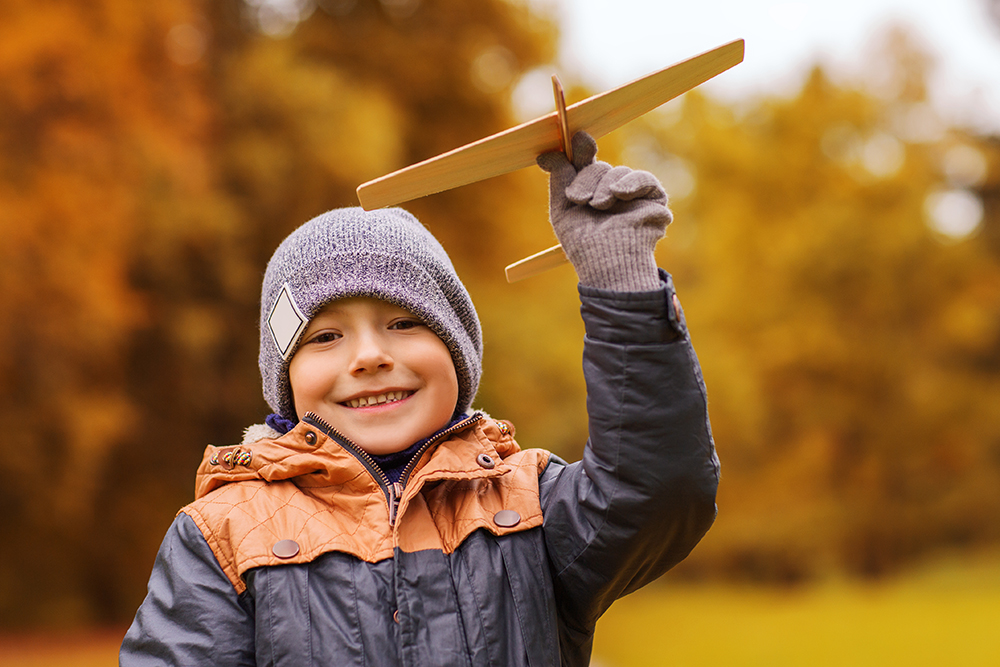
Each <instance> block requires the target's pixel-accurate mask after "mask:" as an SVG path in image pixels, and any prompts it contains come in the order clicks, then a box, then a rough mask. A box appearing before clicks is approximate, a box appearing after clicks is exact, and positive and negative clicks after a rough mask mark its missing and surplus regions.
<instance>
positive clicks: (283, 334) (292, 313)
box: [267, 283, 308, 360]
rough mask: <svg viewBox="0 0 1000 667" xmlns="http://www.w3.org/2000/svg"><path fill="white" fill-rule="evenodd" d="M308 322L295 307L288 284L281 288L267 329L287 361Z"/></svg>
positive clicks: (268, 320) (282, 356) (268, 319)
mask: <svg viewBox="0 0 1000 667" xmlns="http://www.w3.org/2000/svg"><path fill="white" fill-rule="evenodd" d="M307 322H308V320H307V319H306V317H305V316H304V315H303V314H302V312H301V311H300V310H299V307H298V306H297V305H295V300H294V299H293V298H292V293H291V290H289V289H288V283H285V284H284V285H282V287H281V292H280V293H279V294H278V299H277V300H276V301H275V302H274V307H273V308H271V314H270V315H269V316H268V318H267V328H268V329H270V330H271V336H272V337H273V338H274V344H275V345H277V346H278V351H279V352H280V353H281V358H282V359H285V360H287V359H288V355H289V353H290V352H291V351H292V348H293V347H294V346H295V341H297V340H298V339H299V336H300V335H301V334H302V331H303V330H304V329H305V328H306V324H307Z"/></svg>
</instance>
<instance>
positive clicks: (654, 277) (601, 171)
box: [537, 132, 673, 292]
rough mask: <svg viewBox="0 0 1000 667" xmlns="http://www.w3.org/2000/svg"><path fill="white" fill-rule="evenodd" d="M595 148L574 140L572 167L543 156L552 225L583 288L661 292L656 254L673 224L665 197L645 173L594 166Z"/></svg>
mask: <svg viewBox="0 0 1000 667" xmlns="http://www.w3.org/2000/svg"><path fill="white" fill-rule="evenodd" d="M596 155H597V142H595V141H594V139H593V138H592V137H591V136H590V135H589V134H587V133H585V132H578V133H577V134H576V135H575V136H574V137H573V162H572V163H570V161H569V160H567V159H566V156H565V155H564V154H563V153H561V152H554V153H545V154H544V155H540V156H538V160H537V162H538V166H539V167H541V168H542V169H544V170H545V171H547V172H548V173H549V219H550V221H551V222H552V228H553V229H554V230H555V232H556V236H557V237H558V238H559V242H560V243H561V244H562V247H563V250H565V251H566V255H567V256H568V257H569V260H570V261H571V262H572V263H573V268H574V269H576V275H577V276H578V277H579V279H580V282H581V283H582V284H584V285H589V286H591V287H598V288H601V289H609V290H615V291H619V292H639V291H649V290H655V289H659V287H660V277H659V273H658V272H657V269H656V260H655V258H654V257H653V248H654V247H655V246H656V242H657V241H659V240H660V239H661V238H662V237H663V234H664V231H665V230H666V228H667V225H669V224H670V221H671V220H672V219H673V216H672V215H671V213H670V209H668V208H667V193H666V192H665V191H664V190H663V186H661V185H660V182H659V181H658V180H656V177H655V176H653V175H652V174H651V173H649V172H648V171H633V170H632V169H629V168H628V167H612V166H611V165H609V164H608V163H606V162H597V161H595V160H594V158H595V156H596Z"/></svg>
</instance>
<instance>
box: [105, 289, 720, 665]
mask: <svg viewBox="0 0 1000 667" xmlns="http://www.w3.org/2000/svg"><path fill="white" fill-rule="evenodd" d="M663 276H664V285H663V289H662V290H661V291H657V292H640V293H628V294H626V293H616V292H607V291H602V290H596V289H591V288H586V287H581V288H580V291H581V299H582V309H581V310H582V313H583V318H584V324H585V329H586V338H585V342H584V360H583V364H584V375H585V378H586V382H587V411H588V416H589V428H590V431H589V440H588V442H587V445H586V448H585V451H584V455H583V459H582V460H581V461H579V462H576V463H572V464H567V463H565V462H564V461H562V460H561V459H559V458H557V457H555V456H553V455H550V454H549V453H548V452H546V451H542V450H538V449H528V450H521V449H520V448H519V446H518V445H517V443H516V441H515V440H514V437H513V436H514V433H513V428H512V427H511V426H510V425H508V424H507V423H506V422H502V421H496V420H493V419H491V418H489V417H487V416H485V415H482V414H480V413H477V414H476V415H473V416H472V417H470V418H469V419H468V420H465V421H464V422H462V423H460V424H458V425H456V426H454V427H452V428H450V429H449V430H448V431H447V432H445V433H444V434H442V435H441V437H439V438H437V439H436V440H434V441H433V442H431V443H429V444H428V446H427V447H426V449H425V450H424V451H423V453H422V454H420V455H419V456H418V457H417V458H416V459H415V460H414V462H413V463H412V464H411V467H410V469H408V470H406V471H405V472H404V474H403V476H402V478H401V480H400V483H399V484H398V485H393V484H389V483H388V480H386V479H385V478H384V476H382V475H381V473H380V472H379V470H378V469H377V467H374V465H373V462H371V461H368V460H365V459H366V457H365V456H364V454H363V453H362V452H360V451H355V449H354V448H353V447H352V446H351V444H350V443H345V442H343V441H342V440H341V438H340V437H339V436H338V434H336V433H335V432H333V431H332V430H331V429H329V428H328V426H327V425H326V424H324V423H323V422H322V421H321V420H319V419H316V418H312V417H310V418H307V419H305V420H303V421H302V422H300V423H299V424H298V426H296V428H294V429H293V430H292V431H290V432H289V433H288V434H286V435H284V436H280V437H274V436H278V434H277V433H270V434H269V435H270V436H271V437H264V438H259V436H260V435H261V434H262V432H261V431H259V430H257V431H256V435H254V432H251V433H250V434H249V435H250V437H248V438H246V439H245V441H244V443H243V444H241V445H240V446H237V447H227V448H216V447H209V448H208V450H207V451H206V456H205V461H204V462H203V463H202V465H201V467H200V468H199V471H198V478H197V499H196V500H195V502H194V503H192V504H191V505H189V506H187V507H185V508H184V509H183V510H182V511H181V512H180V513H179V514H178V516H177V518H176V520H175V521H174V523H173V525H172V526H171V527H170V529H169V531H168V533H167V536H166V538H165V539H164V542H163V545H162V547H161V548H160V552H159V554H158V555H157V558H156V562H155V565H154V569H153V574H152V577H151V579H150V582H149V591H148V595H147V597H146V599H145V601H144V602H143V604H142V606H141V607H140V609H139V611H138V613H137V615H136V618H135V621H134V623H133V625H132V627H131V628H130V629H129V631H128V634H127V635H126V637H125V641H124V643H123V645H122V650H121V664H122V665H125V666H131V665H185V666H188V665H216V666H223V665H276V666H278V665H289V666H296V667H298V666H303V665H337V666H338V667H339V666H349V665H358V666H361V665H366V666H381V665H415V666H417V665H428V666H442V667H444V666H451V665H463V666H477V667H478V666H480V665H482V666H487V665H490V666H495V667H500V666H503V667H508V666H517V665H530V666H532V667H542V666H556V665H569V666H573V667H585V666H586V665H587V664H588V663H589V660H590V652H591V645H592V639H593V634H594V628H595V624H596V622H597V619H598V617H600V615H601V614H602V613H603V612H604V611H605V610H606V609H607V608H608V606H610V604H611V603H612V602H613V601H614V600H616V599H617V598H619V597H621V596H622V595H625V594H627V593H629V592H631V591H634V590H636V589H637V588H639V587H641V586H643V585H645V584H646V583H648V582H650V581H652V580H653V579H655V578H657V577H658V576H660V575H661V574H663V572H665V571H666V570H667V569H669V568H670V567H671V566H673V565H674V564H676V563H677V562H679V561H680V560H681V559H683V558H684V557H685V556H686V555H687V554H688V553H689V551H690V550H691V549H692V548H693V547H694V545H695V544H696V543H697V542H698V540H699V539H700V538H701V537H702V535H703V534H704V533H705V531H706V530H708V527H709V526H710V525H711V523H712V521H713V520H714V517H715V490H716V486H717V482H718V460H717V459H716V456H715V450H714V446H713V443H712V439H711V434H710V429H709V424H708V415H707V409H706V397H705V390H704V384H703V382H702V380H701V372H700V369H699V367H698V362H697V360H696V358H695V354H694V350H693V349H692V347H691V345H690V341H689V339H688V336H687V331H686V327H685V325H684V322H683V319H682V315H681V313H680V312H679V310H678V309H677V308H676V305H675V304H676V300H675V299H674V298H673V288H672V284H671V282H670V279H669V276H667V275H666V274H663ZM258 438H259V439H258Z"/></svg>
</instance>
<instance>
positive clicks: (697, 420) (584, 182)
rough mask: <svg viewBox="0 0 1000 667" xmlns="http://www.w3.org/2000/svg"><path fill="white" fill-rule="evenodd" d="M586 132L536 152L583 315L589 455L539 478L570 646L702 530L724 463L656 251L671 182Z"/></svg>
mask: <svg viewBox="0 0 1000 667" xmlns="http://www.w3.org/2000/svg"><path fill="white" fill-rule="evenodd" d="M592 144H593V140H591V139H590V138H589V137H586V136H585V135H583V136H581V135H577V137H576V138H575V139H574V156H575V160H574V164H572V165H571V164H570V163H569V162H568V161H567V160H566V159H565V157H563V156H562V155H561V154H551V153H550V154H547V155H546V156H543V157H542V158H540V159H539V163H540V164H541V165H542V167H543V168H544V169H546V170H547V171H550V172H551V174H552V176H551V178H550V184H551V192H550V196H551V200H550V207H551V210H550V214H551V216H552V222H553V226H554V228H555V229H556V233H557V235H558V236H559V240H560V242H561V243H562V244H563V247H564V248H565V249H566V252H567V255H568V256H569V257H570V260H571V261H572V262H573V265H574V267H575V268H576V270H577V274H578V276H579V278H580V283H581V284H580V296H581V301H582V307H581V312H582V315H583V319H584V324H585V328H586V338H585V343H584V358H583V367H584V375H585V378H586V381H587V412H588V416H589V429H590V430H589V439H588V442H587V446H586V449H585V450H584V455H583V460H582V461H580V462H578V463H574V464H572V465H565V464H563V463H561V462H559V461H555V462H553V463H552V464H550V466H549V467H548V469H546V471H545V473H543V475H542V478H541V492H542V508H543V512H544V516H545V518H544V526H545V537H546V544H547V548H548V554H549V560H550V562H551V564H552V568H553V573H554V577H555V587H556V596H557V604H558V605H559V610H560V614H559V616H560V621H561V623H562V628H561V631H562V632H561V634H562V638H563V646H562V651H563V655H564V657H568V656H569V655H572V654H573V653H579V652H584V651H586V652H588V653H589V649H590V641H591V637H592V635H593V630H594V624H595V623H596V621H597V619H598V617H599V616H600V615H601V614H602V613H603V612H604V611H605V610H606V609H607V608H608V607H609V606H610V605H611V603H612V602H613V601H614V600H616V599H617V598H619V597H620V596H622V595H624V594H626V593H628V592H631V591H633V590H635V589H637V588H639V587H640V586H643V585H645V584H646V583H648V582H650V581H652V580H653V579H655V578H656V577H658V576H660V575H661V574H663V573H664V572H665V571H666V570H668V569H669V568H670V567H672V566H673V565H675V564H676V563H678V562H679V561H681V560H682V559H683V558H684V557H685V556H686V555H687V554H688V553H689V552H690V550H691V549H692V548H693V547H694V545H695V544H697V542H698V540H700V539H701V537H702V536H703V535H704V534H705V532H706V531H707V530H708V528H709V526H711V524H712V521H713V520H714V518H715V491H716V487H717V484H718V472H719V466H718V459H717V458H716V456H715V449H714V445H713V442H712V436H711V430H710V426H709V422H708V411H707V402H706V396H705V387H704V382H703V381H702V377H701V371H700V368H699V366H698V361H697V358H696V357H695V353H694V350H693V348H692V347H691V343H690V339H689V337H688V332H687V328H686V326H685V323H684V319H683V314H682V312H681V311H680V308H679V305H678V302H677V300H676V297H675V294H674V288H673V283H672V280H671V279H670V276H669V275H667V274H666V273H664V272H662V271H658V270H657V269H656V267H655V261H654V259H653V246H654V245H655V244H656V241H657V240H659V238H660V237H662V235H663V231H664V228H665V226H666V224H667V223H668V222H669V221H670V214H669V211H668V210H667V208H666V194H665V193H664V192H663V189H662V187H660V185H659V183H658V181H656V179H655V178H654V177H653V176H652V175H650V174H647V173H645V172H635V171H632V170H630V169H628V168H622V167H619V168H611V167H610V166H608V165H605V164H603V163H599V162H594V161H593V160H594V154H595V149H594V148H593V147H591V146H592ZM570 170H572V173H570ZM588 192H589V193H590V196H589V197H588V196H587V193H588ZM567 223H568V224H567ZM581 230H585V231H581Z"/></svg>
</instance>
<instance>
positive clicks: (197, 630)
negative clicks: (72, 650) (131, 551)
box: [118, 514, 255, 667]
mask: <svg viewBox="0 0 1000 667" xmlns="http://www.w3.org/2000/svg"><path fill="white" fill-rule="evenodd" d="M249 604H250V600H249V599H248V598H247V596H245V595H244V596H242V597H238V596H237V595H236V591H235V590H234V589H233V585H232V584H231V583H230V582H229V579H227V578H226V575H225V574H224V573H223V572H222V568H221V567H219V564H218V561H216V560H215V555H214V554H213V553H212V551H211V549H210V548H209V546H208V544H207V543H206V542H205V538H204V537H203V536H202V534H201V531H200V530H198V527H197V526H196V525H195V523H194V521H192V520H191V518H190V517H189V516H188V515H186V514H179V515H178V516H177V518H176V519H174V522H173V524H172V525H171V526H170V529H169V530H168V531H167V536H166V537H165V538H164V539H163V544H162V545H161V546H160V551H159V553H158V554H157V555H156V562H155V563H154V564H153V573H152V575H151V576H150V579H149V587H148V593H147V595H146V599H145V600H144V601H143V603H142V605H141V606H140V607H139V611H138V613H136V616H135V620H134V621H133V622H132V627H130V628H129V630H128V633H127V634H126V635H125V641H124V642H123V643H122V648H121V653H120V654H119V658H118V660H119V665H121V666H122V667H133V666H135V667H140V666H142V667H144V666H146V665H149V666H152V665H156V666H157V667H161V666H164V665H184V666H187V665H226V666H230V665H233V666H235V665H254V664H255V656H254V620H253V615H252V609H250V608H249V606H248V605H249Z"/></svg>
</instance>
